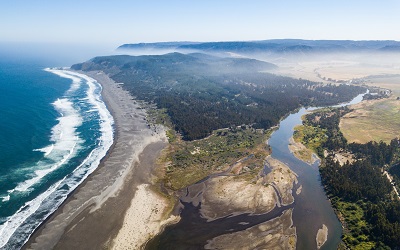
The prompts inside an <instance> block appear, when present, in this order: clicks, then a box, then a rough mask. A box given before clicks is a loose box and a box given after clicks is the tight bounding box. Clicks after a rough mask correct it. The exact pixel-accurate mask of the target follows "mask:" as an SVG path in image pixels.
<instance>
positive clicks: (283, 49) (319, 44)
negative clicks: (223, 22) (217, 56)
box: [118, 39, 400, 54]
mask: <svg viewBox="0 0 400 250" xmlns="http://www.w3.org/2000/svg"><path fill="white" fill-rule="evenodd" d="M399 47H400V42H398V41H352V40H300V39H274V40H263V41H234V42H205V43H199V42H163V43H138V44H124V45H122V46H120V47H118V50H122V49H132V50H135V49H136V50H150V49H154V50H156V49H171V50H172V49H173V50H176V51H202V52H242V53H251V52H267V53H277V54H281V53H304V54H309V53H318V52H350V51H355V52H364V51H365V52H372V51H390V50H393V51H398V48H399Z"/></svg>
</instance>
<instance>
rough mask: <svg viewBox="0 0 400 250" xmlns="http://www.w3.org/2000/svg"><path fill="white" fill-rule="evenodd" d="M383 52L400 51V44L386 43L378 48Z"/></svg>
mask: <svg viewBox="0 0 400 250" xmlns="http://www.w3.org/2000/svg"><path fill="white" fill-rule="evenodd" d="M380 51H384V52H400V45H387V46H385V47H383V48H381V49H380Z"/></svg>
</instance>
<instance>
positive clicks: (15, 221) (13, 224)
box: [0, 181, 61, 248]
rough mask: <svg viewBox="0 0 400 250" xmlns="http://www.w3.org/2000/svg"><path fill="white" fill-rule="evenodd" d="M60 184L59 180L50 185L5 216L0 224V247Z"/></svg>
mask: <svg viewBox="0 0 400 250" xmlns="http://www.w3.org/2000/svg"><path fill="white" fill-rule="evenodd" d="M60 184H61V181H59V182H57V183H56V184H54V185H53V186H51V187H50V188H49V189H48V190H47V191H46V192H44V193H42V194H40V195H39V196H37V197H36V198H35V199H33V200H31V201H28V202H26V203H25V204H24V205H23V206H22V207H20V209H19V210H18V211H17V212H16V213H15V214H13V215H12V216H10V217H9V218H7V221H6V222H5V223H4V224H3V225H0V248H2V247H4V246H5V245H6V244H7V242H8V240H9V239H10V237H11V236H12V235H13V234H14V232H15V230H17V228H18V227H19V226H20V225H21V224H22V223H23V222H24V221H25V220H26V219H27V218H28V217H29V216H30V215H31V214H33V213H34V212H35V211H36V210H37V209H38V208H39V206H40V204H41V203H42V201H43V200H44V199H46V198H47V197H48V196H49V195H50V194H51V193H53V192H54V191H55V190H56V188H57V187H58V186H59V185H60Z"/></svg>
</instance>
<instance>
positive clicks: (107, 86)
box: [24, 72, 167, 249]
mask: <svg viewBox="0 0 400 250" xmlns="http://www.w3.org/2000/svg"><path fill="white" fill-rule="evenodd" d="M80 73H82V72H80ZM84 74H86V75H89V76H90V77H92V78H94V79H96V80H97V81H98V82H99V83H101V85H102V87H103V92H102V97H103V100H104V101H105V102H106V105H107V107H108V109H109V110H110V112H111V113H112V115H113V117H114V120H115V138H114V144H113V146H112V147H111V149H110V150H109V152H108V154H107V156H106V157H105V158H104V159H103V160H102V162H101V164H100V166H99V167H98V168H97V169H96V171H95V172H93V173H92V174H91V175H90V176H89V177H88V178H87V179H86V180H85V181H84V182H83V183H82V184H81V185H80V186H79V187H78V188H77V189H76V190H75V191H74V192H73V193H72V194H71V195H70V197H69V198H68V199H67V200H66V201H65V202H64V203H63V205H62V206H61V207H60V208H59V209H58V210H57V211H56V212H55V213H54V214H53V215H52V216H50V217H49V218H48V219H47V220H46V222H45V223H44V224H43V225H41V226H40V227H39V229H38V230H36V232H35V233H34V234H33V235H32V236H31V238H30V239H29V241H28V242H27V243H26V244H25V246H24V249H53V248H56V249H104V248H107V249H108V248H112V247H113V246H114V245H116V244H117V243H118V242H119V244H120V245H118V246H119V247H122V248H123V249H130V248H132V249H133V248H136V247H134V245H132V242H130V241H128V242H127V241H122V243H123V244H122V245H121V240H119V241H117V240H115V239H116V238H117V235H118V234H119V232H120V231H121V228H126V227H127V226H129V229H128V231H131V234H135V237H136V238H135V239H136V241H137V242H146V241H147V238H146V237H148V235H149V234H154V233H157V232H158V230H160V227H161V225H162V223H165V222H163V221H162V219H163V218H162V216H163V211H162V209H163V208H165V205H166V201H165V200H163V199H162V198H161V199H160V197H159V196H158V195H157V194H155V193H154V192H153V191H151V190H150V189H148V188H145V187H147V186H146V185H148V184H151V183H150V182H151V179H152V172H153V170H154V166H155V160H156V158H157V157H158V155H159V154H160V152H161V150H162V149H163V148H164V147H165V146H166V144H167V142H166V136H165V131H164V129H163V128H162V127H161V126H155V127H154V126H152V127H151V128H150V126H148V124H147V122H146V113H145V111H144V110H143V109H142V108H141V107H140V104H138V103H137V102H136V101H134V100H133V99H132V96H131V95H130V94H129V93H128V92H127V91H125V90H123V89H122V88H121V86H120V85H119V84H117V83H114V82H113V81H112V80H111V79H110V78H108V77H107V76H106V75H104V74H103V73H101V72H89V73H88V72H84ZM138 188H139V194H138V195H136V194H137V193H138V191H137V190H138ZM140 190H142V192H143V190H144V191H145V195H143V193H141V192H140ZM132 201H134V202H132ZM147 203H149V204H152V205H155V206H156V207H157V208H158V209H157V210H154V209H152V206H147V205H146V204H147ZM132 207H136V208H138V209H139V213H138V215H139V216H141V215H144V214H146V215H147V217H145V218H144V220H142V224H136V225H135V224H132V223H135V222H137V221H135V220H132V219H129V216H128V214H129V213H127V211H132ZM149 209H152V210H151V211H148V210H149ZM142 217H143V216H142ZM127 218H128V219H127ZM150 220H152V221H155V222H156V223H150V224H151V225H150V227H147V229H145V230H144V231H143V230H142V231H141V232H140V234H139V232H138V231H137V230H135V226H136V227H142V226H143V223H146V222H149V221H150ZM125 230H126V229H125Z"/></svg>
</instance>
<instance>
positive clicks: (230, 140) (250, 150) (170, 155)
mask: <svg viewBox="0 0 400 250" xmlns="http://www.w3.org/2000/svg"><path fill="white" fill-rule="evenodd" d="M269 134H270V133H269V132H268V133H264V131H263V130H255V129H251V128H246V127H243V128H242V127H238V128H236V127H235V128H230V129H221V130H217V131H214V132H213V134H212V135H211V136H209V137H207V138H205V139H202V140H196V141H183V140H180V139H177V140H175V141H174V142H172V143H171V145H170V149H169V150H168V152H166V154H165V155H164V157H163V161H164V162H167V163H168V164H167V167H166V177H165V186H166V187H168V188H171V189H173V190H178V189H181V188H183V187H186V186H188V185H190V184H193V183H195V182H197V181H199V180H201V179H203V178H205V177H206V176H208V175H209V174H211V173H214V172H218V171H221V172H222V171H223V170H227V169H228V167H229V166H230V165H232V164H234V163H235V162H237V161H239V160H241V159H244V158H246V161H244V162H243V166H242V167H241V171H240V173H239V174H242V175H249V174H254V173H256V172H258V171H259V170H260V167H262V166H263V161H264V159H265V157H266V156H267V155H268V150H267V145H266V144H265V141H266V138H267V136H268V135H269Z"/></svg>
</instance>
